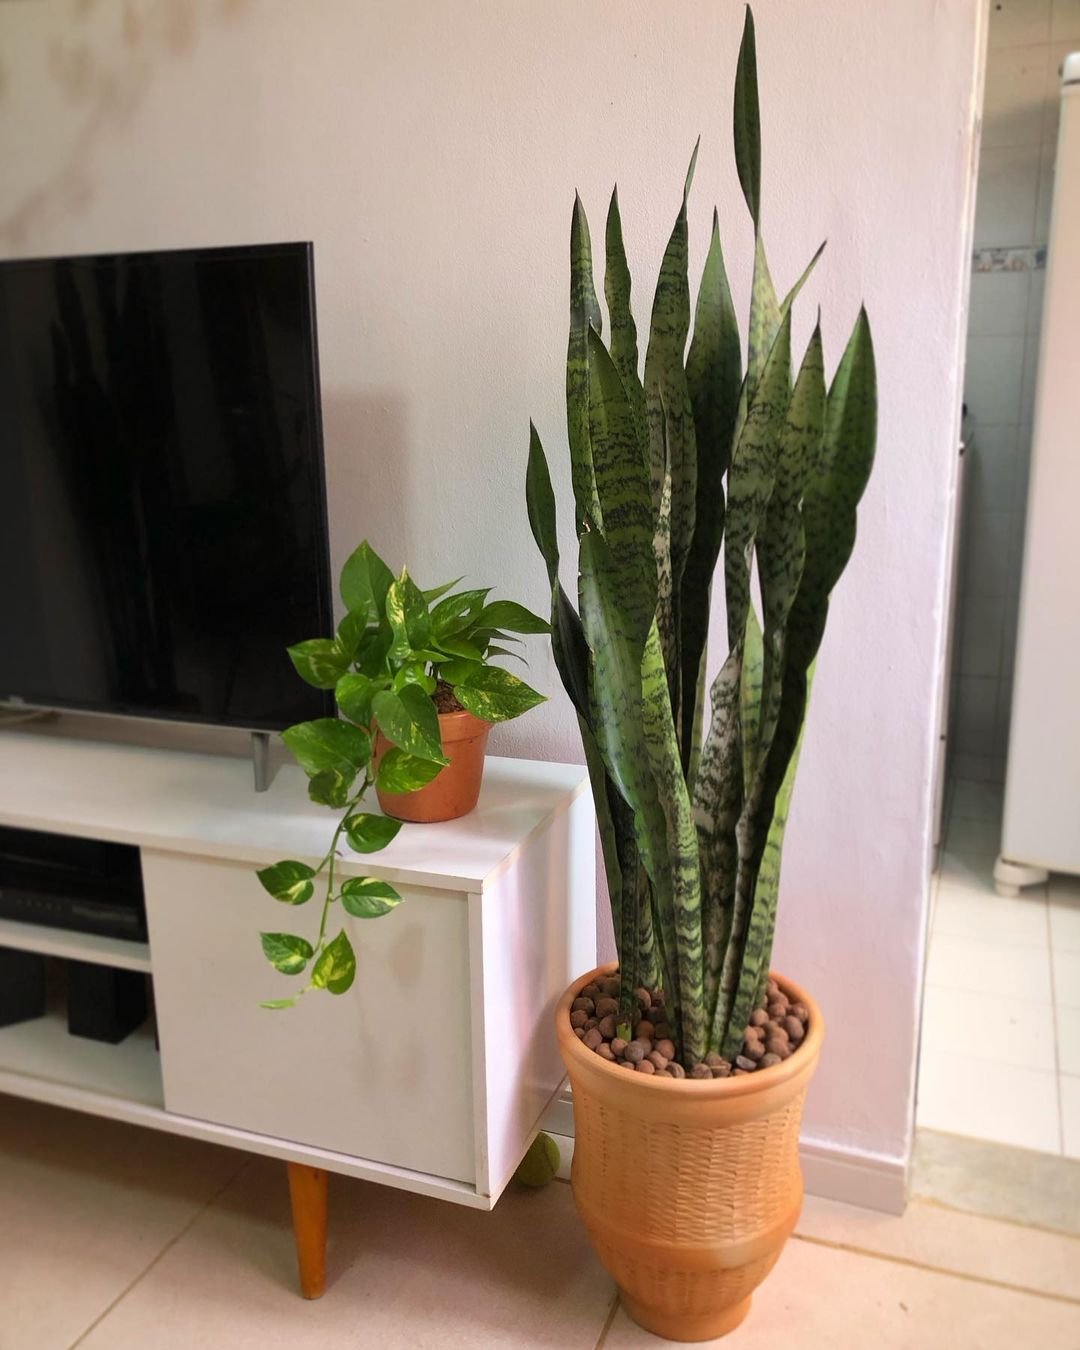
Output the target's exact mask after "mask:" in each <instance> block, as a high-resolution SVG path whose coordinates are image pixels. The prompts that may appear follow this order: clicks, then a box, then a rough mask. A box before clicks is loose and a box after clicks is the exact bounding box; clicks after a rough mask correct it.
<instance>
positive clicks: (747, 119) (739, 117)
mask: <svg viewBox="0 0 1080 1350" xmlns="http://www.w3.org/2000/svg"><path fill="white" fill-rule="evenodd" d="M734 128H735V167H736V168H737V169H738V171H739V182H740V184H741V185H742V190H743V196H744V197H745V198H746V205H747V207H748V208H749V210H750V216H751V218H752V219H753V222H754V233H755V234H757V233H760V229H761V113H760V109H759V107H758V77H757V42H756V39H755V36H754V16H753V14H752V13H751V10H750V6H749V5H747V7H746V19H745V21H744V24H743V35H742V42H741V43H740V44H739V64H738V66H737V67H736V69H735V109H734Z"/></svg>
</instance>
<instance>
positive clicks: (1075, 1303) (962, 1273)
mask: <svg viewBox="0 0 1080 1350" xmlns="http://www.w3.org/2000/svg"><path fill="white" fill-rule="evenodd" d="M958 1212H961V1213H962V1212H963V1211H958ZM1025 1226H1026V1225H1025ZM792 1240H793V1241H795V1242H807V1243H809V1244H810V1245H811V1246H814V1247H824V1248H826V1249H827V1250H829V1251H836V1252H847V1253H848V1254H849V1255H851V1256H868V1257H870V1259H871V1260H873V1261H888V1262H889V1263H890V1264H892V1265H896V1266H906V1267H908V1268H909V1269H911V1270H925V1271H926V1272H927V1274H929V1275H945V1276H948V1277H949V1278H950V1279H954V1280H965V1281H967V1283H968V1284H983V1285H986V1286H988V1287H989V1288H991V1289H1005V1290H1008V1291H1009V1292H1010V1293H1013V1294H1028V1295H1030V1296H1031V1297H1032V1298H1045V1299H1050V1300H1051V1301H1052V1302H1054V1303H1065V1304H1068V1305H1069V1306H1070V1307H1074V1308H1080V1298H1072V1297H1070V1295H1068V1294H1053V1293H1050V1292H1048V1291H1047V1290H1045V1289H1032V1288H1031V1286H1030V1285H1026V1284H1012V1283H1010V1282H1009V1281H1008V1280H993V1279H987V1278H986V1277H985V1276H983V1275H972V1274H971V1273H970V1272H969V1271H966V1270H950V1269H949V1268H948V1267H947V1266H935V1265H930V1264H928V1263H927V1262H925V1261H916V1260H914V1259H913V1258H912V1257H910V1256H894V1255H891V1254H890V1253H888V1252H879V1251H872V1250H870V1249H869V1248H866V1247H857V1246H855V1245H854V1244H853V1243H850V1242H834V1241H832V1240H831V1239H830V1238H819V1237H811V1236H809V1235H807V1234H805V1233H793V1234H792ZM597 1350H599V1347H597Z"/></svg>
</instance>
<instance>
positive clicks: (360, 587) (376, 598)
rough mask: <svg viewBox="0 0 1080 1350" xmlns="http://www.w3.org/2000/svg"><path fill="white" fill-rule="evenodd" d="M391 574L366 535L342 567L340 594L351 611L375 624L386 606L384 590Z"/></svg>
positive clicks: (388, 587) (367, 621)
mask: <svg viewBox="0 0 1080 1350" xmlns="http://www.w3.org/2000/svg"><path fill="white" fill-rule="evenodd" d="M393 580H394V574H393V572H391V571H390V569H389V567H387V565H386V563H384V562H383V560H382V559H381V558H380V557H379V555H378V554H377V553H376V552H375V550H374V549H373V548H372V547H371V545H370V544H369V543H368V542H367V540H366V539H365V540H364V542H363V543H362V544H361V545H360V547H359V548H357V549H356V550H355V551H354V552H353V553H352V554H350V556H349V557H348V559H347V560H346V562H345V566H344V567H343V568H342V569H341V598H342V600H344V601H345V608H346V609H347V610H348V611H349V613H350V614H357V615H359V616H361V617H362V618H363V621H364V623H365V624H376V623H378V622H379V620H380V619H381V618H382V616H383V612H384V610H385V607H386V593H387V591H388V590H389V589H390V585H391V583H392V582H393Z"/></svg>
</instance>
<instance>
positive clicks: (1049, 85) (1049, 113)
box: [1042, 0, 1080, 145]
mask: <svg viewBox="0 0 1080 1350" xmlns="http://www.w3.org/2000/svg"><path fill="white" fill-rule="evenodd" d="M1077 8H1078V9H1080V0H1077ZM1077 50H1080V36H1078V37H1075V38H1073V39H1071V40H1070V41H1068V42H1052V43H1051V44H1050V46H1049V47H1048V48H1047V51H1046V93H1045V97H1044V99H1043V135H1042V138H1043V144H1044V145H1045V144H1050V143H1053V142H1056V141H1057V136H1058V127H1059V126H1060V124H1061V68H1062V66H1063V65H1064V64H1065V58H1066V57H1067V56H1068V55H1069V54H1070V53H1071V52H1075V51H1077Z"/></svg>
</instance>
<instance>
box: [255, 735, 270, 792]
mask: <svg viewBox="0 0 1080 1350" xmlns="http://www.w3.org/2000/svg"><path fill="white" fill-rule="evenodd" d="M251 763H252V767H253V768H254V770H255V791H256V792H265V791H266V789H267V788H268V787H269V786H270V733H269V732H268V731H253V732H252V733H251Z"/></svg>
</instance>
